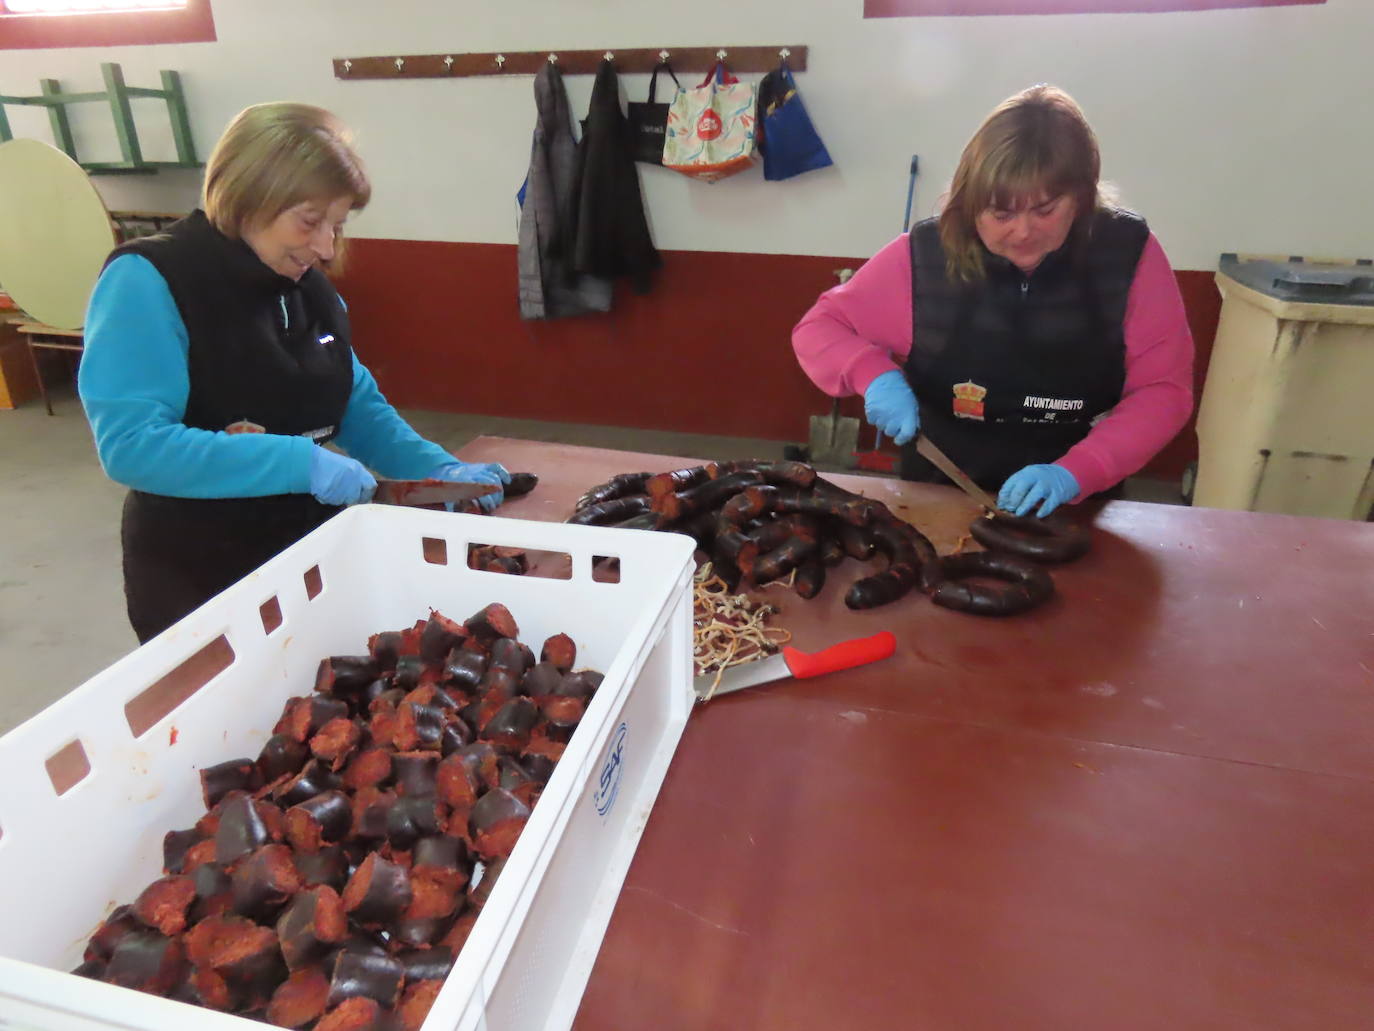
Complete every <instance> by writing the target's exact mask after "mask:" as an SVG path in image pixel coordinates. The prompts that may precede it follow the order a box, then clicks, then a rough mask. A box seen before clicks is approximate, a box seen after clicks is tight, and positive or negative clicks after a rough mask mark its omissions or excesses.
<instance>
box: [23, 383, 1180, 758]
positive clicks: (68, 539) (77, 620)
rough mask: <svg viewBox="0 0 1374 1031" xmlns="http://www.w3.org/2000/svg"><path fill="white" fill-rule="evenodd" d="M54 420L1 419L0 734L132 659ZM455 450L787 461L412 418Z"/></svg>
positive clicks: (1165, 492)
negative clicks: (489, 438)
mask: <svg viewBox="0 0 1374 1031" xmlns="http://www.w3.org/2000/svg"><path fill="white" fill-rule="evenodd" d="M53 404H54V408H55V410H56V413H57V414H56V415H55V416H54V417H49V416H48V414H47V413H46V412H45V411H44V409H43V406H42V404H41V403H39V402H37V401H31V402H29V403H28V404H26V405H24V406H22V407H20V408H18V409H16V410H13V411H0V482H3V483H4V487H3V488H2V489H0V528H3V529H2V530H0V734H3V733H4V732H5V731H8V730H10V729H11V728H13V727H15V726H17V725H18V724H19V723H21V722H23V721H24V720H26V719H28V718H29V717H30V716H32V715H34V714H35V713H37V712H40V711H41V710H42V709H43V708H45V707H46V706H47V705H49V704H50V703H52V702H53V701H55V700H56V699H58V698H60V697H62V695H64V694H66V693H67V692H68V691H70V690H71V689H72V688H74V687H77V686H78V685H80V684H81V683H83V682H84V681H85V680H86V679H87V678H89V677H90V676H92V675H93V674H95V673H97V672H99V671H100V670H102V669H104V668H105V667H106V666H108V665H110V664H111V663H112V662H113V661H114V660H116V659H118V658H119V657H121V656H122V655H124V654H126V653H127V652H129V651H130V650H132V649H133V648H134V647H135V646H136V644H137V642H136V641H135V639H134V636H133V632H132V631H131V630H130V629H129V625H128V621H127V619H126V617H125V613H124V594H123V581H122V576H121V573H120V555H119V516H120V507H121V506H122V504H123V501H124V494H125V490H124V488H123V487H120V486H118V485H117V484H115V483H112V482H111V481H110V480H108V479H107V478H106V477H105V474H104V473H103V472H102V471H101V468H100V464H99V463H98V462H97V461H96V457H95V451H94V448H93V447H92V444H91V438H90V432H89V430H88V428H87V425H86V420H85V418H84V417H83V415H82V412H81V407H80V404H79V402H78V401H77V400H76V398H75V396H74V394H73V392H72V390H71V388H70V386H68V387H66V388H62V387H59V388H57V389H56V391H55V392H54V398H53ZM404 414H405V415H406V417H407V418H408V419H409V420H410V422H411V424H412V425H413V426H414V427H415V429H416V430H417V431H418V432H420V433H421V434H423V435H424V436H426V437H428V438H429V439H430V440H433V441H435V442H436V443H438V444H441V445H443V446H444V447H446V448H448V449H450V450H456V449H458V448H460V447H462V446H463V445H464V444H465V443H467V442H468V441H469V440H471V439H472V438H474V437H476V436H479V435H482V434H493V435H499V436H508V437H517V438H522V439H526V440H545V441H551V442H558V443H571V444H582V445H586V446H591V447H605V448H619V449H624V450H630V451H642V452H650V453H655V454H676V455H699V456H704V457H711V458H721V459H726V458H746V457H759V458H768V457H773V458H780V457H782V448H783V445H782V443H780V442H778V441H769V440H757V439H748V438H739V437H723V436H719V437H718V436H708V435H700V434H686V433H671V432H665V431H658V430H636V429H626V428H623V427H615V426H574V425H568V424H562V423H546V422H535V421H532V420H528V419H502V418H492V417H489V416H466V415H450V414H445V413H440V412H423V411H407V412H405V413H404ZM1127 497H1129V498H1132V499H1133V500H1141V501H1161V502H1174V503H1177V502H1178V500H1179V499H1178V491H1177V485H1175V484H1165V483H1159V482H1154V481H1141V480H1135V481H1128V483H1127Z"/></svg>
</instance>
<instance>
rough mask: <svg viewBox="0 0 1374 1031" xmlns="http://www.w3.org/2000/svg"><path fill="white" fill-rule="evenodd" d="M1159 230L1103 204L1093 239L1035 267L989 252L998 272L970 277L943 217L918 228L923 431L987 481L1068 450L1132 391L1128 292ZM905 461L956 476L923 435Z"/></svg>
mask: <svg viewBox="0 0 1374 1031" xmlns="http://www.w3.org/2000/svg"><path fill="white" fill-rule="evenodd" d="M1149 234H1150V231H1149V228H1148V227H1147V226H1146V224H1145V220H1144V219H1142V218H1140V217H1139V216H1138V215H1134V214H1132V213H1130V212H1127V211H1121V210H1117V209H1108V210H1103V211H1098V212H1097V213H1096V214H1095V215H1094V216H1093V218H1092V220H1091V222H1090V223H1089V226H1088V233H1087V236H1086V238H1084V239H1081V240H1075V239H1074V238H1073V237H1071V238H1070V240H1069V241H1067V242H1066V243H1065V244H1064V245H1063V246H1062V247H1060V248H1059V250H1057V251H1055V252H1053V253H1051V254H1048V255H1046V256H1045V258H1044V260H1043V261H1042V262H1041V263H1040V265H1039V267H1037V268H1036V269H1035V271H1034V272H1032V273H1031V274H1030V275H1026V274H1025V273H1023V272H1022V271H1021V270H1020V269H1018V268H1017V267H1016V266H1015V265H1013V264H1012V263H1011V262H1009V261H1007V260H1006V259H1005V258H1001V257H998V256H996V255H992V254H985V255H984V265H985V267H986V270H987V275H986V277H985V278H984V279H983V280H982V281H981V282H978V283H974V284H965V283H959V282H957V281H954V280H951V279H950V278H949V276H948V274H947V271H946V267H945V252H944V248H943V247H942V246H941V243H940V232H939V224H938V221H937V220H936V219H926V220H925V221H923V222H919V223H917V224H916V226H914V227H913V228H912V231H911V275H912V347H911V353H910V355H909V356H908V358H907V363H906V368H905V371H906V376H907V380H908V382H910V384H911V388H912V391H913V392H914V393H915V394H916V399H917V401H918V402H919V404H920V413H921V432H922V433H929V435H930V439H931V440H932V441H934V442H935V443H936V444H937V445H938V446H939V447H940V448H941V449H942V450H944V451H945V452H947V453H948V454H949V456H950V458H952V459H953V460H954V462H955V463H956V464H957V465H959V467H960V468H962V469H963V470H964V471H965V472H966V473H968V474H969V476H971V477H972V478H973V479H974V480H975V481H977V482H978V484H979V485H980V486H982V487H984V488H985V489H987V490H992V491H996V490H997V489H998V488H999V487H1001V485H1002V483H1003V481H1004V480H1006V478H1007V477H1008V476H1010V475H1011V474H1012V473H1014V472H1016V471H1017V470H1018V469H1020V468H1021V467H1022V466H1025V465H1032V464H1042V463H1050V462H1053V461H1055V460H1056V459H1058V458H1061V457H1063V455H1064V453H1065V452H1066V451H1068V450H1069V448H1071V447H1072V446H1073V445H1075V444H1077V443H1078V442H1079V441H1080V440H1082V439H1083V438H1084V437H1086V436H1087V435H1088V431H1089V430H1090V429H1091V428H1092V423H1093V420H1095V419H1096V418H1098V417H1099V416H1101V415H1103V414H1105V413H1106V412H1107V411H1109V410H1110V409H1111V408H1112V407H1113V406H1114V405H1116V403H1117V402H1118V401H1120V400H1121V391H1122V388H1123V387H1124V385H1125V382H1126V342H1125V335H1124V329H1123V325H1124V322H1125V317H1126V301H1127V298H1128V296H1129V294H1130V290H1131V283H1132V282H1133V281H1134V278H1135V270H1136V265H1137V264H1138V263H1139V261H1140V255H1141V252H1142V251H1143V250H1144V247H1145V242H1146V240H1147V239H1148V238H1149ZM901 471H902V476H903V477H904V478H905V479H909V480H920V481H925V482H936V483H939V482H945V478H944V476H943V474H941V473H940V472H939V471H938V470H936V469H935V467H934V466H932V465H931V464H930V463H929V462H928V461H926V459H925V458H924V457H922V456H921V455H918V454H917V453H916V451H915V447H914V444H908V445H906V446H905V447H904V448H903V452H902V468H901Z"/></svg>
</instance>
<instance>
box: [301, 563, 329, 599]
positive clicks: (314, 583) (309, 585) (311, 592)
mask: <svg viewBox="0 0 1374 1031" xmlns="http://www.w3.org/2000/svg"><path fill="white" fill-rule="evenodd" d="M304 580H305V596H306V597H307V598H310V599H314V598H316V597H318V596H319V593H320V592H321V591H322V590H324V574H323V573H321V572H320V567H319V566H311V567H310V568H309V569H307V570H306V571H305V577H304Z"/></svg>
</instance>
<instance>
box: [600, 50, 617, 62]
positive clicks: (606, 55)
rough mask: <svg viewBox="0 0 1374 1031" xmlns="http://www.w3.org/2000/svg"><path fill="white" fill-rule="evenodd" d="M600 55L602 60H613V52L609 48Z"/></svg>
mask: <svg viewBox="0 0 1374 1031" xmlns="http://www.w3.org/2000/svg"><path fill="white" fill-rule="evenodd" d="M601 57H602V59H603V60H606V61H614V60H615V54H613V53H611V52H610V51H609V50H607V51H606V52H605V53H604V54H602V55H601Z"/></svg>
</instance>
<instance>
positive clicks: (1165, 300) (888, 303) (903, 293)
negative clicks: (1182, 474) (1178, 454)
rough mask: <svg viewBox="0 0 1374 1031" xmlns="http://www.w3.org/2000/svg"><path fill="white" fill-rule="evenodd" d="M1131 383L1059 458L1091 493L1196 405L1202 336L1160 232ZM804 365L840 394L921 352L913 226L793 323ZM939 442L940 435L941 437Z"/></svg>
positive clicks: (1145, 270)
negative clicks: (1197, 343) (914, 338)
mask: <svg viewBox="0 0 1374 1031" xmlns="http://www.w3.org/2000/svg"><path fill="white" fill-rule="evenodd" d="M1125 333H1126V385H1125V388H1124V389H1123V391H1122V394H1121V400H1120V402H1118V403H1117V405H1116V407H1115V408H1113V409H1112V410H1111V411H1110V412H1108V413H1107V415H1106V416H1105V417H1103V418H1102V419H1101V420H1100V421H1099V422H1098V423H1097V425H1096V426H1094V427H1093V428H1092V429H1091V430H1090V431H1089V433H1088V435H1087V436H1086V437H1084V438H1083V440H1081V441H1080V442H1079V443H1077V444H1075V445H1074V446H1073V447H1072V448H1070V449H1069V450H1068V452H1067V453H1066V454H1065V455H1064V456H1063V457H1062V458H1060V459H1059V460H1058V461H1057V462H1056V464H1057V465H1062V466H1063V467H1064V468H1065V469H1067V470H1068V471H1069V472H1071V473H1072V474H1073V477H1074V479H1076V480H1077V481H1078V484H1079V487H1080V488H1082V492H1081V493H1080V494H1079V495H1078V498H1075V499H1074V500H1080V499H1082V498H1084V497H1087V496H1088V495H1089V494H1095V493H1097V492H1098V491H1100V490H1106V489H1107V488H1108V487H1112V486H1115V485H1116V484H1118V483H1120V482H1121V481H1122V480H1124V479H1125V478H1126V477H1127V476H1129V475H1131V474H1132V473H1134V472H1137V471H1138V470H1139V469H1140V468H1141V467H1142V466H1144V465H1145V463H1146V462H1148V461H1149V460H1150V459H1151V458H1153V457H1154V456H1155V455H1156V454H1158V453H1159V451H1160V450H1161V449H1162V448H1163V447H1164V445H1165V444H1167V443H1169V441H1170V440H1172V439H1173V438H1174V435H1175V434H1177V433H1178V431H1179V430H1181V429H1182V428H1183V425H1184V423H1186V422H1187V421H1188V416H1189V414H1191V412H1192V410H1193V336H1192V333H1191V332H1189V330H1188V321H1187V318H1186V316H1185V314H1184V310H1183V298H1182V296H1181V295H1180V294H1179V292H1178V282H1177V280H1175V278H1174V272H1173V269H1172V268H1170V267H1169V259H1168V258H1166V257H1165V256H1164V248H1162V247H1161V246H1160V245H1159V241H1158V240H1156V239H1155V237H1154V234H1153V233H1152V234H1150V238H1149V240H1148V241H1147V242H1146V244H1145V250H1144V252H1143V253H1142V254H1141V256H1140V264H1139V265H1138V266H1137V267H1136V272H1135V280H1134V282H1132V284H1131V292H1130V296H1129V297H1128V298H1127V302H1126V322H1125ZM792 348H793V350H795V351H796V353H797V361H798V362H799V363H800V364H801V367H802V370H803V371H804V372H805V373H806V374H807V375H808V376H810V377H811V380H812V382H813V383H815V384H816V386H818V387H820V388H821V389H822V390H824V391H825V392H826V393H827V394H829V395H831V396H832V397H844V396H847V395H849V394H862V393H863V392H864V391H865V390H866V389H868V385H869V384H870V383H872V382H873V380H874V379H876V378H877V377H878V376H880V375H882V374H883V373H884V372H889V371H891V370H892V369H896V368H900V367H901V366H902V365H903V364H904V363H905V362H906V358H907V355H908V353H910V351H911V247H910V246H909V243H908V240H907V235H906V234H905V233H904V234H902V235H901V236H899V237H898V238H897V239H895V240H893V241H892V242H891V243H890V244H888V245H887V246H886V247H884V248H883V249H882V250H880V251H879V252H878V253H877V254H875V255H874V256H873V257H872V258H870V259H869V260H868V261H867V262H865V263H864V264H863V266H862V267H861V268H860V269H859V270H858V272H856V273H855V274H854V276H853V277H852V278H851V279H850V280H849V282H847V283H844V284H843V285H841V286H837V287H833V288H832V289H830V290H827V291H826V292H825V293H823V294H821V296H820V299H819V300H817V301H816V303H815V304H814V305H812V307H811V310H810V311H808V312H807V313H806V315H805V316H803V318H802V320H801V321H800V322H798V323H797V325H796V328H795V329H793V331H792ZM937 443H938V441H937Z"/></svg>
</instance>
